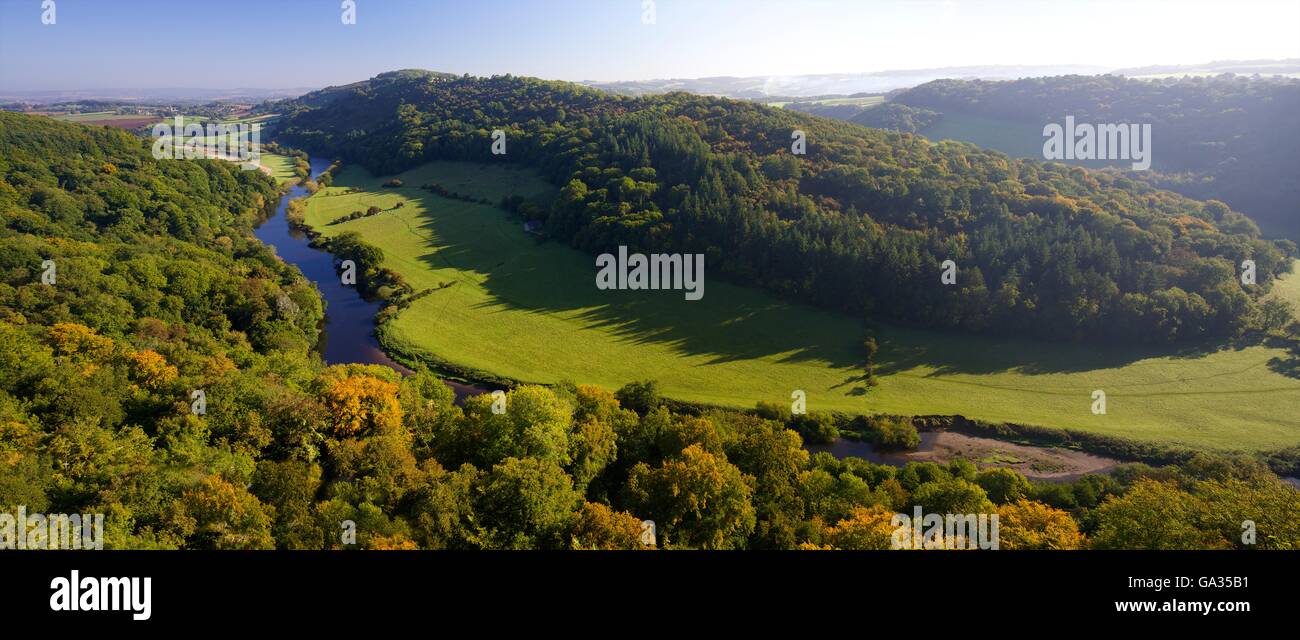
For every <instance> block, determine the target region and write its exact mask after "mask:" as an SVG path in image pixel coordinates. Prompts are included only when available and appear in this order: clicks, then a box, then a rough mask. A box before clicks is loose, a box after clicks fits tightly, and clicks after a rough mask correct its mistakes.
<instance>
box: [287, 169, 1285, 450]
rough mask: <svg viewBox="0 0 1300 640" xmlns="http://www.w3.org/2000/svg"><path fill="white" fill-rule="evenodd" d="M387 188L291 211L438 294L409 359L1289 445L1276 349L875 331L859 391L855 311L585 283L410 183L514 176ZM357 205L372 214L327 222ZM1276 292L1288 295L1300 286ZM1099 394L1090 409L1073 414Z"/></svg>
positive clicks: (1195, 442)
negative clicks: (870, 375)
mask: <svg viewBox="0 0 1300 640" xmlns="http://www.w3.org/2000/svg"><path fill="white" fill-rule="evenodd" d="M265 157H266V156H264V158H265ZM391 177H392V176H383V177H375V176H371V175H369V174H367V173H366V172H365V171H364V170H363V169H361V168H359V167H348V168H346V169H345V170H344V171H342V172H341V173H340V174H339V175H338V176H337V177H336V179H335V181H334V186H332V187H330V188H328V189H324V190H322V191H320V192H319V193H317V194H316V195H314V196H312V197H311V198H310V199H309V200H308V206H307V210H306V221H307V223H308V224H309V225H311V226H312V227H314V228H315V229H316V230H317V231H319V232H321V233H323V234H324V235H326V236H332V235H335V234H338V233H342V232H345V231H355V232H357V233H359V234H361V235H362V236H363V237H364V238H365V239H366V240H367V241H368V242H370V243H371V244H374V245H376V246H378V247H380V248H382V249H383V251H384V253H385V266H388V267H390V268H392V269H394V270H396V271H398V272H399V273H401V274H402V275H403V276H404V277H405V278H406V279H407V280H408V281H409V282H410V283H411V285H412V286H413V287H414V288H415V289H416V290H417V291H420V290H424V289H427V288H436V290H435V291H434V292H432V293H431V294H429V295H427V296H425V297H423V298H421V299H419V300H417V301H416V302H414V303H413V304H412V305H411V306H410V307H409V308H407V309H405V310H403V311H402V312H401V313H400V314H399V315H398V316H397V317H396V318H395V319H394V320H392V321H391V323H390V324H389V326H388V327H387V330H386V332H385V333H386V335H385V336H384V340H385V346H386V347H387V348H388V349H389V350H394V351H397V352H400V353H402V354H404V355H406V356H408V357H410V356H413V357H418V358H421V359H424V360H426V361H429V362H432V363H439V364H446V365H454V366H455V367H457V368H460V369H465V370H473V371H478V372H483V373H486V374H490V375H491V376H493V377H503V378H508V379H512V380H517V381H525V382H539V383H554V382H558V381H560V380H572V381H575V382H580V383H592V384H599V385H602V386H605V387H608V388H617V387H619V386H621V385H623V384H625V383H627V382H630V381H633V380H641V379H655V380H658V381H659V383H660V385H661V387H662V389H663V391H664V393H665V395H667V396H668V397H671V398H674V399H678V400H683V401H688V402H698V403H706V404H714V405H723V406H732V407H752V406H753V405H754V403H755V402H757V401H759V400H768V401H777V402H782V401H789V398H790V395H791V392H793V391H794V390H796V389H798V390H803V391H804V392H805V393H806V394H807V397H808V405H809V408H810V409H829V410H839V411H845V412H852V413H881V412H883V413H894V414H907V415H931V414H944V415H946V414H957V415H963V416H966V417H969V418H976V419H984V420H990V421H998V422H1015V423H1021V424H1035V425H1041V426H1048V427H1064V428H1072V429H1079V430H1086V431H1090V432H1095V433H1101V434H1107V435H1113V436H1120V437H1126V438H1131V439H1136V440H1146V441H1154V442H1160V443H1166V444H1184V445H1189V446H1194V447H1205V448H1212V449H1221V450H1265V449H1275V448H1280V447H1283V446H1290V445H1294V444H1295V443H1296V442H1298V441H1300V411H1297V407H1300V379H1297V378H1295V377H1289V376H1287V375H1284V374H1283V373H1281V368H1280V367H1277V366H1275V365H1276V362H1277V361H1278V360H1277V359H1281V358H1284V357H1285V355H1286V354H1285V352H1283V351H1281V350H1279V349H1269V348H1265V347H1258V346H1256V347H1248V348H1225V349H1217V350H1212V349H1206V350H1192V351H1179V352H1173V351H1167V350H1166V351H1158V350H1141V349H1134V348H1098V347H1094V346H1078V345H1061V344H1043V343H1034V342H1026V341H1019V340H1013V339H995V338H976V337H970V336H959V335H945V334H940V333H936V332H932V331H922V330H915V329H906V328H899V327H888V326H886V327H884V328H883V329H882V330H881V332H880V333H879V334H878V340H879V343H880V352H879V354H878V356H877V358H878V373H879V379H880V382H879V386H877V387H874V388H870V389H867V388H865V387H864V386H863V384H862V382H861V380H860V378H861V373H862V364H863V363H862V358H863V355H864V354H863V353H862V351H861V348H860V346H859V345H860V343H861V339H862V323H861V322H860V321H859V320H856V319H853V318H850V317H848V316H845V315H840V314H835V313H830V312H826V311H821V310H818V309H814V308H811V307H807V306H802V305H798V304H791V303H788V302H783V301H781V300H778V299H776V298H773V297H771V296H769V295H767V294H765V293H762V292H760V291H756V290H752V289H745V288H741V287H734V286H730V285H728V284H726V283H723V282H720V281H717V280H708V279H707V275H706V284H705V289H704V292H705V294H704V298H703V300H700V301H697V302H690V301H686V300H685V299H684V297H683V292H681V291H624V292H615V291H600V290H598V289H597V288H596V286H595V274H596V267H595V260H594V257H593V256H589V255H586V254H583V253H580V252H578V251H575V250H572V249H570V248H568V247H567V246H565V245H564V244H562V243H559V242H555V241H541V240H538V239H536V238H534V237H532V236H530V235H528V234H526V233H525V232H524V231H523V225H522V221H521V220H519V219H518V218H516V217H514V216H513V215H511V214H509V213H507V212H505V211H503V210H501V209H499V208H497V207H493V206H487V205H480V204H473V203H468V202H464V201H460V200H452V199H446V198H441V197H438V196H436V195H433V194H432V193H430V192H428V191H425V190H421V189H419V188H418V187H419V185H422V184H425V183H428V182H430V181H436V182H438V183H440V184H442V185H443V186H445V187H447V188H448V189H450V190H452V191H455V192H459V193H463V194H471V195H474V196H476V197H484V198H488V199H489V200H491V201H493V202H495V201H497V200H498V199H499V198H501V197H502V196H505V195H515V194H517V195H525V196H527V195H533V194H538V193H542V192H545V191H547V190H548V189H550V187H549V186H548V185H546V184H545V183H543V182H542V181H541V180H540V179H538V178H537V177H536V176H535V175H534V174H532V173H530V172H528V171H526V170H523V169H519V168H516V167H512V166H509V165H504V164H502V165H474V164H463V163H431V164H427V165H422V166H420V167H417V168H416V169H413V170H411V171H409V172H407V173H404V174H400V175H398V176H396V177H398V178H399V179H401V180H402V181H403V183H404V186H403V187H400V188H396V189H393V188H384V187H382V186H381V185H382V184H383V183H384V182H386V181H387V180H388V179H389V178H391ZM352 190H355V192H352V193H349V191H352ZM399 202H400V203H402V206H401V207H400V208H396V205H397V204H398V203H399ZM372 205H377V206H379V207H380V208H381V209H383V210H384V211H383V213H381V214H379V215H376V216H371V217H366V218H361V219H358V220H353V221H350V222H346V223H342V224H329V223H330V222H331V221H333V220H335V219H337V218H339V217H342V216H345V215H347V214H349V213H351V212H353V211H357V210H365V209H366V208H368V207H369V206H372ZM707 273H708V267H707V265H706V274H707ZM1284 292H1289V293H1284ZM1276 295H1289V296H1291V297H1292V299H1295V298H1296V297H1300V278H1297V277H1296V276H1292V277H1290V278H1288V279H1287V281H1285V282H1284V283H1283V285H1282V286H1280V287H1279V293H1278V294H1276ZM1098 389H1100V390H1103V391H1105V393H1106V394H1107V405H1108V406H1107V413H1106V415H1093V413H1092V412H1091V405H1092V393H1093V391H1094V390H1098Z"/></svg>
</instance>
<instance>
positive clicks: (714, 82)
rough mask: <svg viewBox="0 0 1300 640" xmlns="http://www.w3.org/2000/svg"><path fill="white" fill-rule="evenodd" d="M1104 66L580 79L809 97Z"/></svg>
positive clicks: (664, 89) (627, 88)
mask: <svg viewBox="0 0 1300 640" xmlns="http://www.w3.org/2000/svg"><path fill="white" fill-rule="evenodd" d="M1107 70H1108V69H1107V68H1105V67H1095V66H1088V65H1016V66H1002V65H993V66H970V67H943V68H937V69H909V70H897V71H875V72H871V73H825V74H810V75H794V76H749V77H734V76H719V77H713V78H694V79H667V80H643V81H629V82H584V83H582V84H585V85H587V86H590V87H594V88H597V89H600V90H601V91H608V92H610V93H616V94H619V95H629V96H642V95H649V94H656V93H668V92H670V91H685V92H687V93H698V94H701V95H711V96H723V97H727V98H742V99H746V100H762V99H765V98H771V97H778V96H780V97H791V98H808V97H813V96H829V95H849V94H855V93H885V92H888V91H893V90H895V89H904V88H907V87H914V86H916V85H918V84H922V83H925V82H929V81H931V80H937V79H940V78H981V79H989V80H999V79H1000V80H1011V79H1016V78H1025V77H1029V76H1047V75H1061V74H1070V73H1075V74H1090V73H1104V72H1106V71H1107Z"/></svg>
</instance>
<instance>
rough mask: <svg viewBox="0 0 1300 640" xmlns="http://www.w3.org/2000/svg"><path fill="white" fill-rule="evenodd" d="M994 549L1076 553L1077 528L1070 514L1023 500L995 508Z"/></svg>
mask: <svg viewBox="0 0 1300 640" xmlns="http://www.w3.org/2000/svg"><path fill="white" fill-rule="evenodd" d="M997 513H998V548H1000V549H1008V550H1011V551H1017V550H1021V549H1078V548H1080V547H1081V546H1083V542H1084V540H1083V536H1082V535H1081V534H1080V533H1079V526H1078V525H1077V524H1075V522H1074V519H1073V518H1071V517H1070V514H1068V513H1066V512H1064V511H1062V510H1060V509H1053V508H1052V507H1049V506H1047V505H1045V504H1043V503H1041V502H1031V501H1029V500H1025V499H1023V498H1021V499H1017V500H1015V501H1013V502H1007V503H1005V504H1001V505H998V508H997Z"/></svg>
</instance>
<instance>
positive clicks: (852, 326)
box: [335, 174, 1300, 395]
mask: <svg viewBox="0 0 1300 640" xmlns="http://www.w3.org/2000/svg"><path fill="white" fill-rule="evenodd" d="M345 176H346V174H345ZM342 177H344V176H340V178H342ZM383 179H384V178H372V179H370V180H362V181H358V184H357V185H356V186H360V187H362V188H367V187H373V185H374V184H376V183H378V182H380V181H382V180H383ZM335 186H340V187H346V186H350V185H349V184H346V183H345V181H344V180H342V179H339V180H336V181H335ZM411 187H412V185H407V186H406V187H404V188H401V189H398V190H380V191H378V192H379V193H392V192H394V191H399V192H400V193H401V194H402V195H403V196H405V197H406V198H408V199H409V200H411V201H412V203H413V204H416V205H419V206H420V207H422V208H423V209H424V210H425V212H426V213H425V214H424V215H423V216H422V218H420V219H419V220H418V221H416V220H412V221H409V222H408V226H410V228H411V231H412V232H414V233H417V234H419V235H421V236H424V237H425V238H427V239H428V240H429V242H430V247H435V246H436V247H438V248H437V250H434V251H429V252H427V253H425V254H423V255H421V256H419V259H420V260H421V261H422V262H424V263H425V264H427V265H428V266H429V267H431V268H435V269H444V268H454V269H458V270H461V271H462V272H468V273H472V274H474V275H473V276H467V275H466V273H462V274H460V275H459V276H458V278H459V279H461V280H466V281H469V280H472V281H473V282H472V284H473V285H477V286H481V287H483V288H484V290H485V291H486V293H487V295H488V296H489V301H487V302H484V303H482V304H481V305H480V308H481V309H482V310H483V311H484V312H500V311H502V310H507V309H508V310H513V311H521V312H525V313H540V314H557V315H561V316H563V317H564V318H565V319H566V321H569V322H573V323H575V324H576V325H578V326H580V327H583V328H591V329H595V330H599V331H602V332H604V333H606V334H608V335H612V336H615V337H616V338H617V339H619V340H621V341H624V342H627V343H630V344H647V345H648V344H655V345H659V346H667V347H669V348H671V349H673V350H675V351H678V352H680V353H682V354H683V355H687V356H705V357H707V358H708V360H707V362H708V363H709V364H718V363H725V362H733V361H741V360H750V359H760V358H767V359H775V360H776V361H778V362H783V363H807V362H818V363H823V364H824V365H825V366H828V367H831V368H836V369H847V370H850V371H853V370H860V369H861V368H862V365H863V363H862V359H863V358H864V357H865V353H864V352H863V350H862V348H861V340H862V337H863V329H862V323H861V321H860V320H857V319H854V318H852V317H850V316H846V315H842V314H836V313H831V312H825V311H820V310H817V309H814V308H812V307H809V306H805V305H801V304H795V303H787V302H783V301H780V300H778V299H776V298H774V297H772V296H770V295H767V294H764V293H762V292H759V291H756V290H747V289H742V288H739V287H733V286H729V285H726V284H723V283H720V282H718V281H716V280H709V279H708V278H707V273H708V271H707V267H706V282H705V295H704V298H703V300H700V301H694V302H692V301H687V300H685V299H684V292H683V291H680V290H677V291H601V290H598V289H597V288H596V286H595V275H596V268H595V264H594V257H593V256H589V255H587V254H585V253H581V252H579V251H576V250H573V249H570V248H569V247H567V246H565V245H564V244H561V243H558V242H553V241H552V242H540V241H538V240H535V239H534V238H532V237H530V236H528V235H527V234H525V233H524V231H523V228H522V220H520V219H517V218H516V217H515V216H513V215H511V214H509V213H507V212H505V211H503V210H501V209H498V208H496V207H491V206H485V205H479V204H471V203H465V202H461V201H457V200H451V199H446V198H442V197H439V196H437V195H434V194H432V193H429V192H427V191H423V190H419V189H415V188H411ZM408 210H410V208H408ZM399 213H400V212H399ZM434 295H436V294H434ZM580 340H581V337H580V336H579V337H578V340H576V341H574V342H570V343H567V344H556V345H555V348H556V349H557V350H565V349H582V348H584V346H585V345H583V344H582V343H581V341H580ZM877 341H878V343H879V345H880V350H879V352H878V354H877V358H876V359H877V363H876V364H877V374H878V375H881V376H886V375H889V374H892V373H898V372H902V371H908V370H912V369H915V368H917V367H925V368H929V369H932V372H931V373H930V374H928V375H930V376H945V375H952V374H994V373H999V372H1006V371H1018V372H1021V373H1025V374H1031V375H1033V374H1051V373H1075V372H1083V371H1090V370H1096V369H1108V368H1118V367H1123V366H1126V365H1129V364H1132V363H1134V362H1137V361H1140V360H1144V359H1148V358H1154V357H1175V358H1188V359H1194V358H1199V357H1203V356H1205V355H1207V354H1210V353H1213V352H1215V351H1218V350H1220V349H1223V348H1225V347H1235V348H1242V347H1244V346H1247V345H1245V344H1238V345H1232V344H1222V343H1220V344H1211V345H1199V346H1194V347H1163V348H1160V347H1114V346H1111V347H1097V346H1093V345H1071V344H1059V343H1048V342H1035V341H1029V340H1023V339H1016V338H998V337H976V336H963V335H955V334H947V333H943V332H938V331H933V330H919V329H909V328H901V327H894V326H888V325H886V326H884V327H882V328H881V330H880V332H879V334H878V335H877ZM1256 344H1257V343H1256ZM1298 361H1300V358H1293V359H1292V361H1291V364H1290V365H1287V367H1289V368H1286V369H1285V370H1287V371H1291V373H1288V374H1286V375H1292V376H1296V375H1300V374H1297V370H1298V369H1300V362H1298ZM1279 367H1281V365H1279ZM1274 370H1278V371H1282V370H1283V369H1282V368H1275V369H1274ZM862 382H863V380H862V378H861V377H860V376H850V377H848V378H846V379H845V380H844V382H843V383H841V384H839V385H836V388H841V389H845V393H846V394H847V395H863V394H866V393H868V389H867V388H866V387H864V386H863V384H862Z"/></svg>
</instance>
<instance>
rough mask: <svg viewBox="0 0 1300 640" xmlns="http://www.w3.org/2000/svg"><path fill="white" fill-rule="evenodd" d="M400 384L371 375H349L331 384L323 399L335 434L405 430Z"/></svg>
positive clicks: (326, 389) (357, 434) (346, 434)
mask: <svg viewBox="0 0 1300 640" xmlns="http://www.w3.org/2000/svg"><path fill="white" fill-rule="evenodd" d="M397 388H398V387H397V385H396V384H394V383H392V382H389V381H387V380H380V379H379V378H375V377H373V376H368V375H349V376H346V377H343V378H340V379H337V380H334V381H333V382H331V383H329V384H328V385H327V386H326V387H325V389H324V391H323V392H322V393H321V400H322V402H324V403H325V407H326V408H327V409H328V410H329V414H330V421H331V425H330V426H331V428H332V430H333V432H334V435H335V436H337V437H341V438H347V437H352V436H359V435H371V434H378V433H394V432H398V431H400V430H401V428H402V406H401V404H400V403H399V402H398V401H397Z"/></svg>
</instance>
